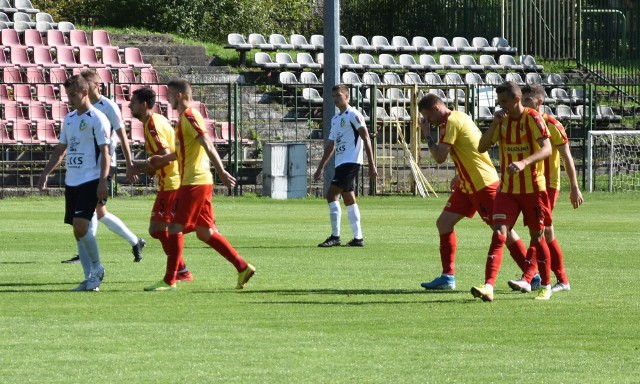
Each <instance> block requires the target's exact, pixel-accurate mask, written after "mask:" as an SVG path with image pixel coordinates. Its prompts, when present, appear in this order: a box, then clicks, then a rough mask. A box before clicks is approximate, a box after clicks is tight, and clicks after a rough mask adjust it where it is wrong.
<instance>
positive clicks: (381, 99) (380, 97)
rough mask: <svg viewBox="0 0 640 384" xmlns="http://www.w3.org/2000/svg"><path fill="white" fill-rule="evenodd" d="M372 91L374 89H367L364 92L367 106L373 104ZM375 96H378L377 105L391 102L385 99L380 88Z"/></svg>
mask: <svg viewBox="0 0 640 384" xmlns="http://www.w3.org/2000/svg"><path fill="white" fill-rule="evenodd" d="M372 91H373V88H367V89H365V90H364V98H363V100H364V102H365V103H367V104H372V103H373V95H372V94H371V93H372ZM375 96H376V105H384V104H387V103H388V102H389V101H390V100H388V99H387V98H386V97H384V95H383V94H382V91H381V90H380V88H376V92H375Z"/></svg>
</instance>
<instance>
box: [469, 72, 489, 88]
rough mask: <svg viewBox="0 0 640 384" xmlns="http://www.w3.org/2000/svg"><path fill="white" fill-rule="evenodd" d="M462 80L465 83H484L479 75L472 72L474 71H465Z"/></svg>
mask: <svg viewBox="0 0 640 384" xmlns="http://www.w3.org/2000/svg"><path fill="white" fill-rule="evenodd" d="M464 82H465V83H467V84H478V85H482V84H484V81H483V80H482V77H480V75H479V74H477V73H474V72H467V73H465V75H464Z"/></svg>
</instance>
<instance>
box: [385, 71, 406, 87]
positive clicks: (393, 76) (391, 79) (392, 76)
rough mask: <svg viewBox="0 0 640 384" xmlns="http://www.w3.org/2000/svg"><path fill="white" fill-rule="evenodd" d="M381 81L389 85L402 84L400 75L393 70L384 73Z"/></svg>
mask: <svg viewBox="0 0 640 384" xmlns="http://www.w3.org/2000/svg"><path fill="white" fill-rule="evenodd" d="M382 81H383V82H384V83H385V84H390V85H404V82H402V79H401V78H400V76H399V75H398V74H397V73H395V72H387V73H385V74H384V76H383V78H382Z"/></svg>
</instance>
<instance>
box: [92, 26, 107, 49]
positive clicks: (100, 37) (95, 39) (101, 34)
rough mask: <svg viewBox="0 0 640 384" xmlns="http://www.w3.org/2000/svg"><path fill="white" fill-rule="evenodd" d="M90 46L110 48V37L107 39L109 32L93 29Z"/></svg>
mask: <svg viewBox="0 0 640 384" xmlns="http://www.w3.org/2000/svg"><path fill="white" fill-rule="evenodd" d="M91 45H93V46H94V47H98V48H102V47H110V46H111V37H109V32H107V31H105V30H103V29H94V30H93V31H91Z"/></svg>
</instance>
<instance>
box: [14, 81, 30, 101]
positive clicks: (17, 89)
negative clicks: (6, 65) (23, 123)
mask: <svg viewBox="0 0 640 384" xmlns="http://www.w3.org/2000/svg"><path fill="white" fill-rule="evenodd" d="M13 99H14V100H15V101H16V102H18V103H22V104H26V105H29V104H31V100H33V95H32V94H31V84H13Z"/></svg>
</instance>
